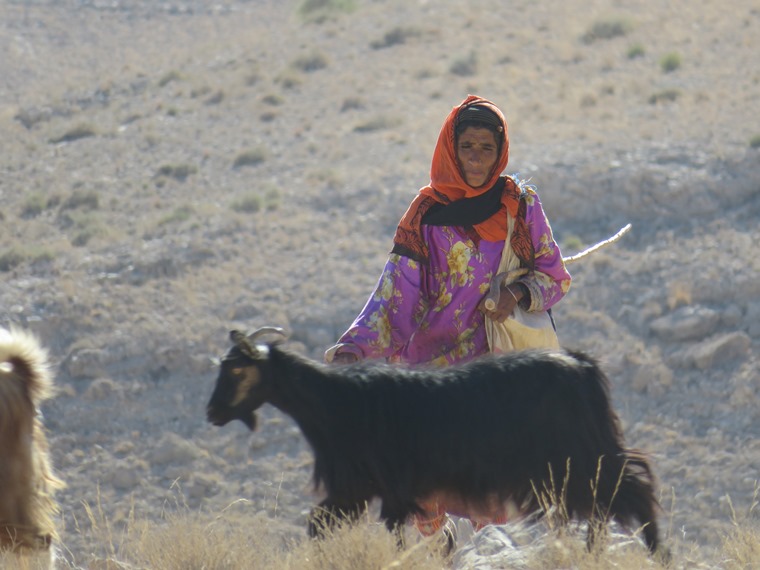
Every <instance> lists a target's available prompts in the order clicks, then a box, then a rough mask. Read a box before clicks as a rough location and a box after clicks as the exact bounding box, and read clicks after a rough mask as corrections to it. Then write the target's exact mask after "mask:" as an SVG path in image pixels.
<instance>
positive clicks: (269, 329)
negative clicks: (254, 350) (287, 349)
mask: <svg viewBox="0 0 760 570" xmlns="http://www.w3.org/2000/svg"><path fill="white" fill-rule="evenodd" d="M265 334H276V335H278V336H281V337H282V338H287V335H286V334H285V331H284V330H283V329H281V328H280V327H261V328H260V329H256V330H255V331H253V332H252V333H250V334H249V335H248V342H250V343H253V341H255V340H256V339H257V338H259V337H260V336H263V335H265Z"/></svg>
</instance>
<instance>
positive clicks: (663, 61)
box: [660, 52, 681, 73]
mask: <svg viewBox="0 0 760 570" xmlns="http://www.w3.org/2000/svg"><path fill="white" fill-rule="evenodd" d="M660 67H661V68H662V70H663V71H664V72H665V73H670V72H671V71H675V70H676V69H678V68H679V67H681V56H680V55H678V54H677V53H675V52H670V53H668V54H665V55H664V56H662V57H661V58H660Z"/></svg>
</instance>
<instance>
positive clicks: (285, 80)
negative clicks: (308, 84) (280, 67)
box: [275, 71, 303, 89]
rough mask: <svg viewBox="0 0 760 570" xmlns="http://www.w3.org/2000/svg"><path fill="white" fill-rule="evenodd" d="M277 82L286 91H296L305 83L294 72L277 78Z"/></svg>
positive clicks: (286, 72) (285, 73)
mask: <svg viewBox="0 0 760 570" xmlns="http://www.w3.org/2000/svg"><path fill="white" fill-rule="evenodd" d="M275 82H276V83H278V84H280V85H282V87H283V88H284V89H295V88H296V87H298V86H299V85H301V83H303V80H302V79H301V77H300V76H299V75H298V74H297V73H295V72H294V71H285V72H283V73H281V74H280V75H278V76H277V78H276V79H275Z"/></svg>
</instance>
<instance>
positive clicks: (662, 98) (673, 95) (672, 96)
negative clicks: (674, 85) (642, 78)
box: [649, 89, 681, 105]
mask: <svg viewBox="0 0 760 570" xmlns="http://www.w3.org/2000/svg"><path fill="white" fill-rule="evenodd" d="M680 96H681V92H680V91H679V90H678V89H664V90H662V91H659V92H658V93H654V94H653V95H651V96H650V97H649V103H651V104H652V105H656V104H657V103H668V102H671V101H675V100H676V99H678V97H680Z"/></svg>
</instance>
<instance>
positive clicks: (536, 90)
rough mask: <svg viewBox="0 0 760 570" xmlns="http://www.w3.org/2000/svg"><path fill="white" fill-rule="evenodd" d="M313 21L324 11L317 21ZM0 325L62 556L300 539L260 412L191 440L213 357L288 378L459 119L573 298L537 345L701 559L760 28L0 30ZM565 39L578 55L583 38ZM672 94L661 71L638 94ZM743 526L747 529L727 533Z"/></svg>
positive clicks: (359, 294) (51, 14)
mask: <svg viewBox="0 0 760 570" xmlns="http://www.w3.org/2000/svg"><path fill="white" fill-rule="evenodd" d="M328 4H330V3H328ZM0 22H2V23H1V24H0V51H2V53H3V54H5V55H4V56H3V57H2V58H0V77H2V82H0V125H1V126H2V130H3V133H4V135H5V136H3V137H0V172H1V173H2V176H0V220H1V221H2V224H1V225H0V282H1V283H2V286H1V287H0V323H2V324H9V323H19V324H22V325H24V326H28V327H29V328H31V329H33V330H35V331H36V332H38V334H39V335H40V336H41V338H42V339H43V341H44V342H45V343H46V345H47V346H48V347H49V348H50V351H51V354H52V356H53V359H54V362H55V365H56V369H57V371H58V379H59V383H60V385H61V390H62V392H61V395H60V396H59V397H58V398H57V399H56V400H55V401H54V402H53V403H51V404H50V406H49V407H48V408H47V409H45V410H43V412H44V414H45V417H46V421H47V423H48V425H49V427H50V430H51V432H52V446H53V451H54V459H55V463H56V465H57V466H58V468H59V469H60V471H61V474H62V476H63V478H64V479H66V480H67V482H68V484H69V487H68V489H67V490H66V491H65V492H64V493H63V494H62V496H61V499H62V502H63V505H64V514H63V517H62V518H63V520H62V524H63V526H64V530H63V540H64V543H65V545H66V547H67V548H68V549H69V550H70V553H69V554H68V556H70V558H71V559H72V560H77V561H79V562H81V561H83V560H84V559H86V557H87V554H88V552H90V551H92V549H93V548H95V547H94V546H93V545H90V544H87V543H86V540H85V539H84V538H83V536H82V534H81V533H80V532H78V531H77V528H83V527H87V525H88V523H87V517H86V514H85V511H84V507H83V504H82V503H83V502H88V503H90V504H94V503H96V502H98V501H100V502H101V503H102V505H103V508H104V511H105V514H106V515H107V516H108V517H109V518H110V519H111V520H113V522H114V525H115V526H116V527H118V526H119V525H120V524H121V523H123V522H125V521H126V520H127V518H128V516H129V511H130V509H131V508H132V506H133V505H135V507H136V511H137V513H138V515H143V516H147V517H156V518H158V517H159V516H160V514H161V511H162V509H163V508H164V506H165V503H166V501H167V500H168V501H171V498H172V497H174V496H175V494H176V493H177V492H178V490H181V494H182V495H183V496H184V498H185V500H187V502H188V504H190V505H191V506H192V507H193V508H202V509H208V510H209V511H212V512H213V511H214V510H216V511H218V510H219V509H221V508H224V507H225V506H226V505H228V504H229V503H230V502H232V501H234V500H235V499H237V498H240V497H244V498H246V499H249V500H250V501H251V502H250V509H251V510H252V512H253V513H260V514H261V515H262V516H269V517H272V518H275V519H276V520H277V521H278V523H281V524H282V525H283V527H284V528H285V529H288V530H287V532H292V533H300V532H301V528H302V524H303V522H304V516H305V513H306V511H307V510H308V508H309V507H310V505H311V502H312V501H313V497H312V496H311V495H310V493H309V476H310V467H311V456H310V454H309V451H308V449H307V447H306V446H305V444H304V443H303V441H302V439H301V438H300V436H299V433H298V431H297V429H296V428H295V426H294V425H293V424H292V422H291V421H290V420H289V419H288V418H285V417H283V416H281V415H279V414H278V413H277V412H276V411H273V410H271V409H268V408H267V409H264V410H263V411H262V415H263V418H264V421H263V422H262V425H261V427H260V429H259V431H258V432H256V433H255V434H252V435H251V434H249V433H247V432H246V431H245V429H244V427H243V426H242V425H240V426H229V427H226V428H224V429H222V430H220V429H216V428H212V427H211V426H208V425H206V423H205V420H204V407H205V403H206V400H207V398H208V395H209V394H210V390H211V387H212V383H213V378H214V369H213V367H212V365H211V364H210V361H209V358H210V357H213V356H218V355H219V354H220V353H221V352H222V351H223V350H225V349H226V348H227V332H228V330H229V329H230V328H232V327H234V326H238V327H243V328H253V327H257V326H261V325H265V324H273V325H279V326H283V327H285V328H286V329H287V330H288V331H289V332H290V334H291V338H292V343H291V346H292V347H293V348H294V349H296V350H299V351H302V352H304V353H305V354H308V355H310V356H313V357H314V358H319V357H320V356H321V353H322V351H323V350H324V349H325V348H326V347H327V346H329V344H330V343H331V342H332V341H333V340H334V339H335V337H336V336H337V335H338V334H340V333H341V332H342V331H343V330H344V329H345V327H346V326H347V325H348V324H349V322H350V320H351V319H352V317H353V316H354V315H355V313H356V312H357V311H358V310H359V309H360V308H361V306H362V305H363V303H364V301H365V300H366V297H367V295H368V294H369V293H370V292H371V290H372V288H373V287H374V284H375V281H376V279H377V277H378V276H379V273H380V270H381V269H382V265H383V263H384V260H385V257H386V255H387V251H388V249H389V246H390V238H391V236H392V232H393V229H394V228H395V224H396V222H397V221H398V218H399V216H400V215H401V213H403V211H404V209H405V208H406V206H407V205H408V202H409V201H410V200H411V198H412V197H413V195H414V193H415V192H416V190H417V189H418V188H419V187H420V186H422V185H424V184H425V183H426V182H427V176H428V168H429V157H430V152H431V151H432V148H433V145H434V143H435V139H436V137H437V133H438V129H439V128H440V124H441V121H442V120H443V118H444V116H445V115H446V113H447V112H448V111H449V110H450V108H451V107H452V106H453V105H454V104H456V103H458V102H459V101H460V100H461V99H463V98H464V97H465V96H466V95H467V93H477V94H479V95H482V96H485V97H488V98H490V99H492V100H494V101H495V102H496V103H498V104H499V105H501V106H502V108H504V110H505V113H506V115H507V118H508V120H509V127H510V139H511V150H510V157H511V158H510V168H509V170H510V171H512V172H519V173H520V174H521V176H523V177H528V178H531V181H532V182H534V183H535V184H536V185H537V186H538V189H539V192H540V195H541V198H542V201H543V203H544V206H545V209H546V210H547V212H548V215H549V217H550V219H551V221H552V225H553V228H554V231H555V234H556V236H557V238H558V241H559V242H560V244H561V245H562V247H563V251H564V253H565V254H566V255H569V254H572V253H575V252H576V251H578V250H579V249H580V248H581V247H583V246H584V245H588V244H591V243H594V242H595V241H597V240H599V239H603V238H604V237H606V236H608V235H611V234H612V233H614V232H615V231H617V230H618V229H619V228H620V227H622V226H623V225H624V224H626V223H632V224H633V230H632V232H631V233H630V234H629V235H627V236H626V237H625V238H624V239H623V240H622V241H621V242H620V243H619V244H617V245H615V246H614V247H613V248H610V249H607V250H604V251H603V252H600V253H598V254H596V255H595V256H594V257H593V258H591V259H589V260H587V261H584V262H581V263H578V264H576V265H574V266H573V267H572V272H573V275H574V277H575V281H574V285H573V289H572V290H571V292H570V294H569V295H568V297H567V298H566V299H565V300H564V301H563V302H562V304H561V306H559V307H558V308H557V313H556V316H557V318H558V321H559V327H560V329H559V330H560V336H561V339H562V341H563V343H564V344H567V345H568V346H573V347H577V348H582V349H586V350H588V351H590V352H591V353H593V354H594V355H596V356H597V357H598V358H600V360H601V361H602V362H603V364H604V366H605V368H606V369H607V370H608V372H609V373H610V376H611V377H612V379H613V383H614V387H613V390H614V392H613V396H614V398H615V403H616V405H617V407H618V409H619V410H620V413H621V416H622V417H623V420H624V423H625V427H626V433H627V436H628V439H629V441H630V442H631V443H632V444H633V445H635V446H637V447H641V448H643V449H646V450H648V451H650V452H651V453H652V454H653V457H654V460H655V468H656V471H657V474H658V476H659V478H660V482H661V486H662V493H663V506H664V508H665V514H664V517H665V521H667V524H666V526H669V528H668V532H669V536H670V538H671V539H672V540H673V541H675V542H676V543H677V544H683V545H689V544H692V543H697V544H699V545H701V546H703V547H704V548H705V549H708V550H709V549H711V548H714V547H716V546H719V545H720V540H721V536H722V533H725V532H726V531H727V530H728V529H729V528H730V526H731V524H732V509H733V511H734V512H735V513H737V514H741V513H744V512H746V511H747V510H748V509H749V505H750V504H751V500H752V495H753V491H755V490H756V488H757V479H758V472H759V471H760V437H758V436H760V411H759V410H760V408H759V407H758V406H757V403H756V401H755V399H756V393H757V391H758V389H760V374H758V360H759V358H760V357H759V356H758V345H759V342H760V341H759V339H760V326H759V325H758V322H760V281H759V280H758V278H757V277H758V275H760V261H758V259H759V258H758V256H757V255H756V254H755V251H754V250H755V247H756V244H757V243H758V240H760V224H758V220H759V219H760V154H759V153H760V150H758V149H757V148H752V146H751V141H753V140H757V137H758V135H760V128H759V127H758V126H757V122H756V120H755V119H754V118H755V117H758V116H760V70H759V69H758V67H757V64H756V58H757V53H758V51H759V50H760V40H759V39H758V38H760V10H758V8H757V6H754V5H753V3H752V2H745V1H740V0H732V1H729V2H728V3H726V2H718V1H717V0H701V1H699V2H689V3H684V2H675V3H665V2H662V3H655V4H653V3H652V2H647V1H645V0H637V1H634V2H628V3H625V5H622V4H620V3H617V2H611V1H608V0H591V1H587V2H566V1H559V0H549V1H546V2H540V3H537V2H529V1H520V2H510V3H504V2H497V1H495V0H479V1H477V2H470V3H466V4H464V3H460V2H432V1H428V0H419V1H415V2H404V1H401V0H374V1H369V0H367V1H364V2H358V5H357V7H356V9H355V10H354V11H352V12H341V11H340V10H337V11H334V12H333V13H331V14H329V17H327V18H326V19H324V20H318V21H311V22H309V21H306V20H305V19H304V17H303V16H302V15H299V12H298V4H296V3H295V2H276V1H275V0H256V1H245V0H227V1H222V2H215V3H214V4H213V5H212V4H211V3H206V2H202V1H201V0H187V1H185V2H174V3H155V2H150V1H148V0H143V1H137V2H121V1H116V2H98V1H88V2H78V1H74V0H60V1H52V0H50V1H48V2H45V1H39V2H11V1H6V2H3V3H1V4H0ZM591 32H593V34H595V35H593V34H592V35H591V36H590V35H589V34H590V33H591ZM668 65H670V66H671V67H674V69H672V70H670V71H667V70H666V69H665V68H666V67H667V66H668ZM753 516H754V517H757V511H756V510H755V511H754V515H753Z"/></svg>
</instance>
